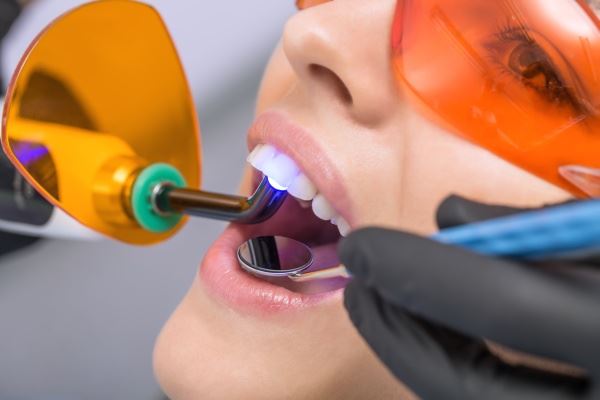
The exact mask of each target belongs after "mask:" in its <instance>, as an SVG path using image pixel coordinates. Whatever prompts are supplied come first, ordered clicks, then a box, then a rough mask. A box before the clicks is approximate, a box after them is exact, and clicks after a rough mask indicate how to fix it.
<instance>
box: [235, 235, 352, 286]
mask: <svg viewBox="0 0 600 400" xmlns="http://www.w3.org/2000/svg"><path fill="white" fill-rule="evenodd" d="M237 258H238V261H239V264H240V267H242V269H244V270H245V271H246V272H249V273H251V274H252V275H255V276H258V277H260V278H285V277H287V278H290V279H292V280H294V281H296V282H304V281H311V280H316V279H329V278H340V277H341V278H350V275H349V274H348V272H347V270H346V268H345V267H343V266H338V267H335V268H328V269H324V270H320V271H314V272H306V271H307V270H308V269H309V268H310V267H311V266H312V265H313V261H314V258H313V253H312V250H311V249H310V247H308V246H307V245H305V244H304V243H301V242H299V241H297V240H294V239H290V238H287V237H284V236H259V237H255V238H252V239H249V240H248V241H246V242H244V243H242V245H241V246H240V247H239V248H238V251H237Z"/></svg>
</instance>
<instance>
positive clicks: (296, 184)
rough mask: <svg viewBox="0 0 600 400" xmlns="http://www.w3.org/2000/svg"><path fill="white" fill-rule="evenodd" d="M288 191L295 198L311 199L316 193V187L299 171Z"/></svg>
mask: <svg viewBox="0 0 600 400" xmlns="http://www.w3.org/2000/svg"><path fill="white" fill-rule="evenodd" d="M288 192H289V194H291V195H292V196H294V197H295V198H297V199H300V200H305V201H311V200H312V199H314V198H315V196H316V195H317V187H316V186H315V185H314V183H312V182H311V181H310V180H309V179H308V178H307V177H306V175H304V174H302V173H301V174H300V175H298V176H297V177H296V178H294V180H293V181H292V183H291V184H290V187H289V188H288Z"/></svg>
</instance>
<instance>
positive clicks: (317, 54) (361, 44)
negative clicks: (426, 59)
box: [283, 0, 397, 125]
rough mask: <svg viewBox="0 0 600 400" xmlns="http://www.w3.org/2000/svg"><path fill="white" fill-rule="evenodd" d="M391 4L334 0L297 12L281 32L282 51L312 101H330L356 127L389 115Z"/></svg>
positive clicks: (390, 0)
mask: <svg viewBox="0 0 600 400" xmlns="http://www.w3.org/2000/svg"><path fill="white" fill-rule="evenodd" d="M394 6H395V1H394V0H378V1H373V0H370V1H364V0H335V1H331V2H328V3H324V4H321V5H318V6H314V7H311V8H308V9H306V10H303V11H301V12H299V13H298V14H296V15H295V16H294V17H292V18H291V19H290V20H289V21H288V23H287V25H286V27H285V30H284V34H283V50H284V53H285V55H286V57H287V58H288V61H289V63H290V65H291V66H292V68H293V70H294V71H295V73H296V74H297V76H298V79H299V83H298V84H299V85H300V86H302V87H303V89H305V90H307V91H309V93H310V95H311V99H314V101H323V100H324V99H327V100H328V101H331V100H333V101H335V102H336V103H337V104H338V105H340V106H341V107H343V108H344V109H345V111H347V112H348V113H349V114H350V115H351V116H352V117H353V118H354V119H355V120H357V121H358V122H360V123H362V124H369V125H377V124H378V123H380V122H382V120H384V119H385V118H386V117H387V116H388V115H390V114H391V111H392V107H393V104H394V102H395V101H396V99H397V89H396V85H395V80H394V78H393V72H392V66H391V45H390V43H391V39H390V35H391V25H392V19H393V14H394Z"/></svg>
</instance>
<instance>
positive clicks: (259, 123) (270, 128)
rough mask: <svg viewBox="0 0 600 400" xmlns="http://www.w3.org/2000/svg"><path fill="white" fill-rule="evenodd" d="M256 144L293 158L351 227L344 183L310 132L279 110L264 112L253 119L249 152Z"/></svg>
mask: <svg viewBox="0 0 600 400" xmlns="http://www.w3.org/2000/svg"><path fill="white" fill-rule="evenodd" d="M259 144H270V145H272V146H274V147H275V148H277V149H278V150H280V151H281V152H283V153H284V154H286V155H287V156H289V157H290V158H292V160H294V161H295V162H296V164H297V165H298V167H299V168H300V170H301V171H302V172H303V173H304V174H305V175H306V176H307V177H308V178H309V179H310V180H311V181H312V182H313V183H314V184H315V185H316V186H317V189H318V191H319V193H321V194H323V196H325V198H326V199H327V200H328V201H329V202H330V203H331V204H332V205H333V207H334V208H335V210H336V211H337V212H338V213H339V214H340V215H341V216H342V217H343V218H344V219H345V220H346V221H348V223H349V224H350V226H353V225H354V223H353V222H354V221H353V218H352V217H353V215H352V208H351V202H350V198H349V196H348V191H347V188H346V186H344V184H343V180H342V173H341V171H340V170H339V169H338V168H337V167H336V165H335V163H333V162H332V160H331V159H330V158H329V157H328V156H327V153H326V152H325V151H323V149H322V146H321V144H319V143H318V142H317V141H316V140H315V137H314V136H313V135H312V134H311V133H310V132H309V131H307V130H306V129H304V128H303V127H301V126H299V125H297V124H295V123H293V122H292V121H291V119H290V118H289V117H287V116H285V115H284V114H283V113H282V112H281V111H267V112H264V113H262V114H261V115H259V116H258V117H257V118H256V120H255V121H254V124H253V125H252V126H251V127H250V130H249V132H248V148H249V150H252V149H254V147H256V146H257V145H259ZM315 154H318V157H316V156H315Z"/></svg>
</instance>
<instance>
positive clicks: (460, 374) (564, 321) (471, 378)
mask: <svg viewBox="0 0 600 400" xmlns="http://www.w3.org/2000/svg"><path fill="white" fill-rule="evenodd" d="M517 211H518V210H515V209H511V208H507V207H490V206H484V205H481V204H476V203H472V202H469V201H466V200H463V199H460V198H457V197H453V198H450V199H448V200H446V201H445V202H444V204H443V205H442V206H440V210H439V213H438V224H439V225H440V227H441V228H444V227H447V226H449V225H456V224H461V223H468V222H475V221H478V220H482V219H486V218H490V217H498V216H501V215H507V214H510V213H514V212H517ZM340 257H341V260H342V262H343V263H344V265H346V267H347V268H348V269H349V270H350V271H351V273H352V274H353V275H354V279H353V280H352V282H351V283H350V284H349V286H348V287H347V289H346V292H345V304H346V308H347V310H348V312H349V314H350V317H351V319H352V321H353V323H354V324H355V326H356V327H357V329H358V331H359V332H360V333H361V335H362V336H363V337H364V338H365V339H366V341H367V342H368V344H369V345H370V346H371V347H372V349H373V350H374V351H375V353H376V354H377V355H378V356H379V358H380V359H381V360H382V361H383V362H384V363H385V364H386V365H387V366H388V368H389V369H390V370H391V371H392V372H393V373H394V374H395V376H396V377H397V378H398V379H399V380H401V381H402V382H404V383H405V384H406V385H407V386H408V387H410V388H411V389H412V390H413V391H414V392H415V393H416V394H417V395H418V396H420V397H421V398H423V399H426V400H429V399H432V400H437V399H443V400H446V399H460V400H469V399H477V400H494V399H519V400H532V399H540V400H541V399H543V400H552V399H563V400H564V399H600V390H599V389H598V382H600V270H598V269H595V268H594V267H592V266H589V265H586V264H582V263H575V262H572V261H570V262H569V265H565V264H564V263H562V264H560V265H552V266H549V265H544V266H541V265H536V266H533V265H524V264H518V263H515V262H511V261H506V260H500V259H494V258H488V257H485V256H481V255H478V254H475V253H471V252H469V251H466V250H463V249H459V248H455V247H450V246H447V245H443V244H440V243H437V242H434V241H432V240H429V239H425V238H421V237H417V236H414V235H410V234H408V233H404V232H398V231H391V230H384V229H376V228H368V229H364V230H360V231H357V232H355V233H352V234H351V235H350V236H349V237H348V238H347V239H345V240H344V241H343V242H342V244H341V247H340ZM483 338H485V339H489V340H492V341H494V342H496V343H499V344H502V345H505V346H508V347H510V348H512V349H515V350H519V351H522V352H525V353H529V354H533V355H537V356H540V357H546V358H550V359H553V360H559V361H563V362H565V363H568V364H571V365H575V366H578V367H581V368H583V369H585V370H586V371H587V373H588V374H589V376H588V377H587V378H583V377H580V378H576V377H566V376H563V375H558V374H554V373H548V372H543V371H539V370H535V369H531V368H527V367H524V366H514V365H509V364H507V363H505V362H503V361H502V360H501V359H499V358H498V357H497V356H495V355H494V354H493V353H492V352H490V351H489V349H488V346H487V345H486V344H485V342H484V340H483Z"/></svg>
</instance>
